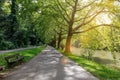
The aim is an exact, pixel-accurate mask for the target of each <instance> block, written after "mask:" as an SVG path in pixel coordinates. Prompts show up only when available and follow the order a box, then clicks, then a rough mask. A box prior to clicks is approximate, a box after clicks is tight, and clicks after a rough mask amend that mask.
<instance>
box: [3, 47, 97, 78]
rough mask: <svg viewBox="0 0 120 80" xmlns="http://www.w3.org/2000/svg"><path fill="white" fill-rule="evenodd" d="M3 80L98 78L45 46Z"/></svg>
mask: <svg viewBox="0 0 120 80" xmlns="http://www.w3.org/2000/svg"><path fill="white" fill-rule="evenodd" d="M3 80H99V79H97V78H95V77H94V76H93V75H91V74H90V73H89V72H87V71H86V70H84V69H83V68H82V67H80V66H78V65H77V64H75V63H74V62H73V61H71V60H69V59H68V58H66V57H64V56H63V55H62V54H60V53H59V52H58V51H57V50H55V49H54V48H52V47H50V46H47V47H46V49H45V50H43V51H42V52H41V54H39V55H38V56H36V57H34V58H33V59H32V60H31V61H30V62H28V63H27V64H25V65H23V66H22V67H21V68H20V69H18V70H16V71H14V72H12V73H11V74H9V75H8V76H7V77H6V78H4V79H3Z"/></svg>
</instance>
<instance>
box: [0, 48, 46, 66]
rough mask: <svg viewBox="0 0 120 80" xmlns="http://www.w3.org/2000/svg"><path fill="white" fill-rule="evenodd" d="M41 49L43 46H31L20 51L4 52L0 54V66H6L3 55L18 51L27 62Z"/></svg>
mask: <svg viewBox="0 0 120 80" xmlns="http://www.w3.org/2000/svg"><path fill="white" fill-rule="evenodd" d="M43 49H44V47H43V46H40V47H38V48H32V49H27V50H21V51H17V52H9V53H5V54H0V66H5V67H6V66H7V63H6V61H5V59H4V58H5V56H8V55H12V54H16V53H19V54H20V55H22V56H24V57H25V59H24V61H25V62H27V61H29V60H30V59H32V58H33V57H34V56H36V55H37V54H39V53H40V52H41V51H42V50H43Z"/></svg>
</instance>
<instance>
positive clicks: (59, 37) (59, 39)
mask: <svg viewBox="0 0 120 80" xmlns="http://www.w3.org/2000/svg"><path fill="white" fill-rule="evenodd" d="M58 35H59V36H58V45H57V46H58V47H57V48H58V49H59V48H60V43H61V41H62V39H61V33H60V34H58Z"/></svg>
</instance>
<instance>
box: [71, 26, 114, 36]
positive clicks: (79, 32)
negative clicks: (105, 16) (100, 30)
mask: <svg viewBox="0 0 120 80" xmlns="http://www.w3.org/2000/svg"><path fill="white" fill-rule="evenodd" d="M100 26H110V27H111V26H112V27H113V25H112V24H101V25H97V26H93V27H91V28H89V29H86V30H83V31H79V32H74V33H73V34H78V33H84V32H87V31H90V30H92V29H95V28H97V27H100Z"/></svg>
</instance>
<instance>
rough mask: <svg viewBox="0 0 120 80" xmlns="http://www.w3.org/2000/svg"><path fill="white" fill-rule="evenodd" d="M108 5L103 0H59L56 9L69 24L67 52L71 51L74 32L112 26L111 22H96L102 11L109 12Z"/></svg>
mask: <svg viewBox="0 0 120 80" xmlns="http://www.w3.org/2000/svg"><path fill="white" fill-rule="evenodd" d="M107 6H108V5H106V4H105V5H104V2H103V1H96V0H92V1H91V0H90V1H89V0H73V1H68V0H62V1H61V0H57V1H56V8H58V9H55V10H56V11H58V12H59V13H60V14H61V16H62V17H61V18H62V20H63V21H64V22H66V25H67V26H68V33H67V39H66V46H65V53H70V51H71V50H70V45H71V39H72V36H73V35H74V34H79V33H84V32H87V31H89V30H92V29H94V28H96V27H100V26H110V24H105V23H103V24H99V25H98V24H96V22H95V19H96V17H97V16H98V15H100V14H102V13H108V12H109V11H108V9H107Z"/></svg>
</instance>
